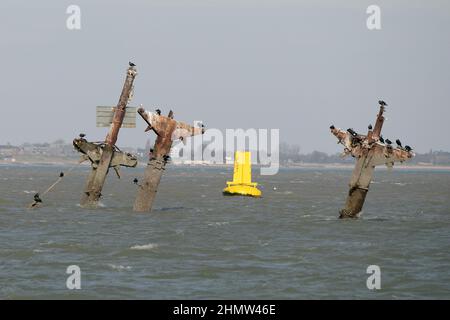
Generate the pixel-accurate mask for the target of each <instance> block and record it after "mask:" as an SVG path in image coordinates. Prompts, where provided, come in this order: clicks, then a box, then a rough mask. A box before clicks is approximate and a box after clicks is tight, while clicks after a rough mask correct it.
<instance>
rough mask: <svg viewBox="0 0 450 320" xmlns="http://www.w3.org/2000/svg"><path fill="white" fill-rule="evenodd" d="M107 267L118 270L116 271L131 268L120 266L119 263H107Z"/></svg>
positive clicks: (129, 268)
mask: <svg viewBox="0 0 450 320" xmlns="http://www.w3.org/2000/svg"><path fill="white" fill-rule="evenodd" d="M108 267H110V268H111V269H113V270H118V271H124V270H131V269H132V267H130V266H122V265H120V264H119V265H115V264H112V263H110V264H108Z"/></svg>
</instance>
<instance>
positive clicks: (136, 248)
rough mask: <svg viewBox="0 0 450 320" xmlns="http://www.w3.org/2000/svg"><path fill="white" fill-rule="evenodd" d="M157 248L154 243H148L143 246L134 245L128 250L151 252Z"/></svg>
mask: <svg viewBox="0 0 450 320" xmlns="http://www.w3.org/2000/svg"><path fill="white" fill-rule="evenodd" d="M156 248H158V245H157V244H156V243H149V244H144V245H138V244H137V245H134V246H132V247H131V248H130V249H131V250H153V249H156Z"/></svg>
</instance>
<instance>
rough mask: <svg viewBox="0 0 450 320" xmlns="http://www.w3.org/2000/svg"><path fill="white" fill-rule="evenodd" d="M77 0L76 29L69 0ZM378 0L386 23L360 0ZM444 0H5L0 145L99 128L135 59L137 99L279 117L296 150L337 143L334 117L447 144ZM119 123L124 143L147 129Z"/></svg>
mask: <svg viewBox="0 0 450 320" xmlns="http://www.w3.org/2000/svg"><path fill="white" fill-rule="evenodd" d="M70 4H76V5H79V6H80V8H81V30H75V31H74V30H68V29H67V28H66V19H67V18H68V16H69V15H68V14H66V9H67V7H68V6H69V5H70ZM371 4H377V5H379V6H380V7H381V26H382V29H381V30H375V31H370V30H368V29H367V27H366V19H367V17H368V14H366V9H367V7H368V6H369V5H371ZM449 31H450V2H449V1H445V0H443V1H425V0H423V1H392V0H391V1H375V0H371V1H365V0H354V1H312V0H309V1H286V0H285V1H275V0H274V1H249V0H240V1H234V0H231V1H225V0H224V1H162V0H161V1H133V0H129V1H92V0H89V1H80V0H71V1H61V0H58V1H56V0H55V1H17V0H14V1H9V0H2V1H1V2H0V49H1V53H0V57H1V66H2V67H1V71H2V76H1V77H0V94H1V96H0V98H1V105H2V106H1V110H2V114H1V115H0V144H6V143H7V142H10V143H12V144H21V143H23V142H47V141H54V140H56V139H59V138H62V139H64V140H66V141H71V140H72V139H73V138H74V137H75V136H77V135H78V133H79V132H85V133H86V134H87V136H88V138H89V139H92V140H95V141H97V140H102V139H104V137H105V135H106V133H107V129H106V128H96V127H95V106H97V105H105V104H106V105H108V104H109V105H115V104H116V103H117V101H118V98H119V94H120V91H121V88H122V85H123V80H124V77H125V70H126V68H127V64H128V61H129V60H132V61H133V62H135V63H136V65H137V69H138V72H139V75H138V76H137V78H136V80H135V96H134V99H133V102H132V105H138V104H140V103H142V104H143V105H144V106H145V107H146V108H148V109H153V108H154V106H160V108H161V109H162V110H163V112H164V113H167V112H168V111H169V108H171V109H172V110H173V111H174V113H175V117H176V119H178V120H182V121H186V122H191V121H193V120H203V121H204V122H205V124H206V125H207V127H214V128H219V129H224V128H268V129H270V128H278V129H280V135H281V137H280V138H281V140H282V141H285V142H288V143H292V144H294V143H295V144H298V145H300V146H301V151H302V152H310V151H312V150H316V149H317V150H322V151H326V152H328V153H335V152H338V151H341V148H340V147H339V146H337V145H336V140H335V138H334V137H333V136H332V135H331V134H330V133H329V130H328V127H329V126H330V124H334V125H336V126H338V127H342V128H345V129H346V128H348V127H353V128H354V129H356V130H357V131H358V130H359V131H364V132H365V131H366V128H367V125H368V124H369V123H373V122H374V121H375V116H376V113H377V111H378V103H377V101H378V99H379V98H382V99H384V100H385V101H386V102H387V103H388V104H389V107H388V109H387V110H388V112H387V118H388V120H387V122H386V123H385V126H384V129H383V132H384V136H385V137H388V138H391V140H395V139H396V138H401V140H402V141H404V142H405V143H406V144H410V145H411V146H413V147H415V149H416V151H418V152H426V151H428V150H429V149H430V148H432V149H443V150H450V142H449V138H450V126H449V124H448V123H449V121H450V35H449ZM137 122H138V128H137V129H122V131H121V134H120V136H119V140H118V145H119V146H141V147H142V146H144V145H145V141H146V139H147V136H148V135H149V133H144V132H143V130H144V128H145V126H144V124H143V121H142V120H141V119H140V118H139V119H137Z"/></svg>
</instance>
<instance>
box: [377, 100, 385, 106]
mask: <svg viewBox="0 0 450 320" xmlns="http://www.w3.org/2000/svg"><path fill="white" fill-rule="evenodd" d="M378 103H379V104H380V106H387V103H386V102H384V101H383V100H378Z"/></svg>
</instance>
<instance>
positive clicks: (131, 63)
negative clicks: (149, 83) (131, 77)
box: [128, 61, 136, 67]
mask: <svg viewBox="0 0 450 320" xmlns="http://www.w3.org/2000/svg"><path fill="white" fill-rule="evenodd" d="M128 65H129V66H130V67H136V65H135V64H134V63H133V62H131V61H129V62H128Z"/></svg>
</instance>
